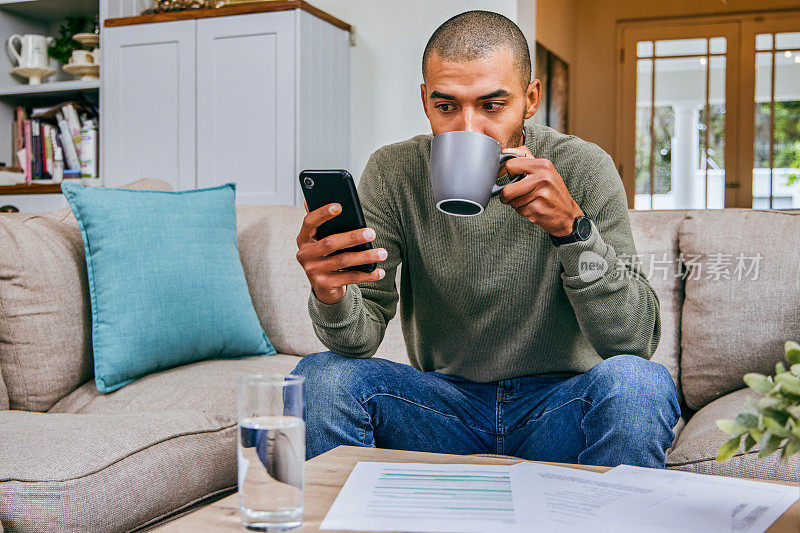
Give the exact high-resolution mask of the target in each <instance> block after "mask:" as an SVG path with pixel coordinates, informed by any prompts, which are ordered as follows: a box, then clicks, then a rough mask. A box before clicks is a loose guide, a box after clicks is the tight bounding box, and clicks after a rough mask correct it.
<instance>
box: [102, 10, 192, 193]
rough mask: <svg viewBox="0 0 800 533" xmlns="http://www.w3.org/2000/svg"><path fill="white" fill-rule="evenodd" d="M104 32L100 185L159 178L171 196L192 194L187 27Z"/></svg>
mask: <svg viewBox="0 0 800 533" xmlns="http://www.w3.org/2000/svg"><path fill="white" fill-rule="evenodd" d="M144 26H146V28H145V27H144ZM104 31H105V32H106V33H105V35H104V43H103V44H104V45H105V49H104V50H103V56H102V58H103V59H102V61H103V65H102V68H103V72H102V77H103V80H104V81H103V94H102V98H103V104H102V109H103V112H102V113H101V115H100V120H101V123H100V131H101V134H102V144H103V146H104V150H103V159H104V161H103V170H102V174H101V175H103V176H104V178H105V182H104V185H105V186H106V187H119V186H120V185H124V184H126V183H130V182H132V181H136V180H138V179H141V178H159V179H163V180H165V181H168V182H170V183H171V184H172V186H173V187H174V188H175V189H176V190H178V189H191V188H194V187H195V183H196V178H195V176H196V150H197V145H196V138H195V135H196V133H195V130H196V127H195V120H196V111H197V110H196V105H195V86H196V72H195V65H196V53H195V48H196V45H195V21H193V20H183V21H176V22H162V23H159V24H146V25H137V26H122V27H119V28H107V29H105V30H104ZM105 143H108V144H105Z"/></svg>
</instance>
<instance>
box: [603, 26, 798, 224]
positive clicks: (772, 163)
mask: <svg viewBox="0 0 800 533" xmlns="http://www.w3.org/2000/svg"><path fill="white" fill-rule="evenodd" d="M618 35H619V44H620V65H621V68H620V78H619V84H618V87H617V89H618V92H617V94H618V106H619V109H618V111H619V112H618V122H617V136H616V142H617V144H616V157H617V160H618V163H620V174H621V175H622V179H623V182H624V184H625V190H626V193H627V195H628V205H629V206H630V207H634V208H636V209H685V208H721V207H754V208H758V209H786V208H800V11H782V12H763V13H752V14H742V15H725V16H720V17H696V18H684V19H669V20H666V19H662V20H658V21H635V22H621V23H620V24H619V25H618Z"/></svg>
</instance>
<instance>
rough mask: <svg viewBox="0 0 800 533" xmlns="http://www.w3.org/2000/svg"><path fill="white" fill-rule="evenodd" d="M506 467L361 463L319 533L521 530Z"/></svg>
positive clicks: (449, 532)
mask: <svg viewBox="0 0 800 533" xmlns="http://www.w3.org/2000/svg"><path fill="white" fill-rule="evenodd" d="M510 468H511V467H510V466H497V465H450V464H444V465H432V464H417V463H368V462H361V463H358V464H356V467H355V468H354V469H353V472H352V473H351V474H350V477H348V478H347V482H345V484H344V486H343V487H342V490H341V491H340V492H339V496H337V498H336V501H334V502H333V505H332V506H331V509H330V511H328V514H327V516H325V519H324V520H323V521H322V524H321V526H320V529H349V530H353V531H370V530H371V531H409V532H431V533H455V532H484V531H487V532H488V531H496V532H502V531H522V529H518V528H519V525H518V524H517V520H516V514H515V512H514V504H513V500H512V497H511V472H510Z"/></svg>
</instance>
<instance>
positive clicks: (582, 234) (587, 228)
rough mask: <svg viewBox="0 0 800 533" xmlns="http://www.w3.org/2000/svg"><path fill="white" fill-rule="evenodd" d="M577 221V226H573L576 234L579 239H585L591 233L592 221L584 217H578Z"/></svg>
mask: <svg viewBox="0 0 800 533" xmlns="http://www.w3.org/2000/svg"><path fill="white" fill-rule="evenodd" d="M577 222H578V223H577V227H576V228H575V233H576V234H577V235H576V236H577V237H578V238H579V239H580V240H582V241H585V240H586V239H588V238H589V236H591V234H592V223H591V222H590V221H589V219H588V218H586V217H580V218H578V220H577Z"/></svg>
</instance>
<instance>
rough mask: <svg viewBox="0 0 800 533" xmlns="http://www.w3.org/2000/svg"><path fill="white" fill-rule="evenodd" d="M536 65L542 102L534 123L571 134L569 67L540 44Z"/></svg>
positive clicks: (537, 47) (537, 48)
mask: <svg viewBox="0 0 800 533" xmlns="http://www.w3.org/2000/svg"><path fill="white" fill-rule="evenodd" d="M534 65H535V68H536V73H535V76H536V79H538V80H539V81H540V82H541V84H542V100H541V102H540V104H539V110H538V111H537V112H536V115H534V117H533V121H534V122H536V123H538V124H544V125H545V126H549V127H551V128H553V129H554V130H556V131H559V132H561V133H569V65H568V64H567V62H566V61H564V60H563V59H561V58H560V57H558V56H557V55H556V54H554V53H553V52H551V51H550V50H548V49H547V48H545V47H544V46H542V45H541V44H540V43H538V42H537V43H536V59H535V61H534Z"/></svg>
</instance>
